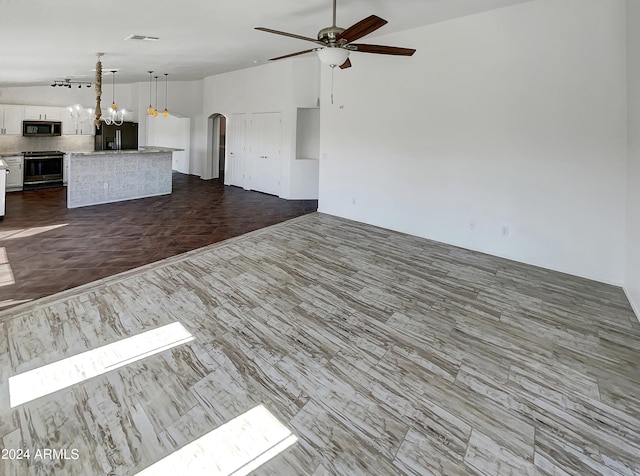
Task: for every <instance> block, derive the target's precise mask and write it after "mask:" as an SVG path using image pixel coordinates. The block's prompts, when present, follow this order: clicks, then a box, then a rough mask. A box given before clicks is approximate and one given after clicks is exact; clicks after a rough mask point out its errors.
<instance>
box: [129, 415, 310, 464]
mask: <svg viewBox="0 0 640 476" xmlns="http://www.w3.org/2000/svg"><path fill="white" fill-rule="evenodd" d="M296 441H298V438H296V436H295V435H294V434H293V433H291V431H290V430H289V429H288V428H287V427H286V426H284V425H283V424H282V423H280V422H279V421H278V419H277V418H276V417H274V416H273V415H272V414H271V413H270V412H269V410H267V409H266V408H265V407H264V406H263V405H258V406H257V407H254V408H252V409H251V410H249V411H248V412H246V413H243V414H242V415H240V416H238V417H236V418H234V419H233V420H230V421H228V422H227V423H225V424H224V425H222V426H220V427H218V428H216V429H215V430H213V431H211V432H209V433H207V434H206V435H204V436H202V437H200V438H198V439H197V440H195V441H193V442H191V443H189V444H188V445H186V446H184V447H182V448H180V449H179V450H177V451H175V452H174V453H171V454H170V455H169V456H167V457H166V458H163V459H161V460H160V461H158V462H156V463H154V464H152V465H151V466H149V467H147V468H145V469H143V470H142V471H140V472H139V473H137V475H136V476H154V475H158V474H189V475H207V476H209V475H217V476H244V475H247V474H249V473H251V472H252V471H253V470H255V469H256V468H258V467H260V466H261V465H263V464H264V463H266V462H267V461H269V460H270V459H271V458H274V457H275V456H277V455H278V454H280V453H282V452H283V451H284V450H286V449H287V448H288V447H289V446H291V445H293V444H294V443H295V442H296Z"/></svg>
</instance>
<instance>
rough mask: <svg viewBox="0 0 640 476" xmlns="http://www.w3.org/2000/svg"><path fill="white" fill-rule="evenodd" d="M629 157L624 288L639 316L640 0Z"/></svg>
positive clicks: (633, 22)
mask: <svg viewBox="0 0 640 476" xmlns="http://www.w3.org/2000/svg"><path fill="white" fill-rule="evenodd" d="M627 61H628V63H627V72H628V76H627V78H628V81H627V84H628V118H629V129H628V147H629V148H628V159H627V161H628V162H627V234H626V239H627V247H626V254H625V279H624V289H625V291H626V293H627V297H628V298H629V301H630V302H631V305H632V306H633V308H634V311H635V313H636V316H637V317H638V319H640V3H638V2H637V1H636V0H628V1H627Z"/></svg>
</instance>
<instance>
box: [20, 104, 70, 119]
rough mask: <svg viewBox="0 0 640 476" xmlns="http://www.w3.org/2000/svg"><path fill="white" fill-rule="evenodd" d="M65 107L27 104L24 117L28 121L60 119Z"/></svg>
mask: <svg viewBox="0 0 640 476" xmlns="http://www.w3.org/2000/svg"><path fill="white" fill-rule="evenodd" d="M63 110H66V108H63V107H51V106H25V107H24V119H25V120H27V121H60V120H61V118H62V111H63Z"/></svg>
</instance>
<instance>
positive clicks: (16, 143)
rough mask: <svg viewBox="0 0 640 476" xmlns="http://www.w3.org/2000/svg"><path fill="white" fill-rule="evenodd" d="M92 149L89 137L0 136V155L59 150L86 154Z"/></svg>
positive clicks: (91, 137) (91, 140)
mask: <svg viewBox="0 0 640 476" xmlns="http://www.w3.org/2000/svg"><path fill="white" fill-rule="evenodd" d="M93 148H94V138H93V136H91V135H72V136H59V137H23V136H13V135H0V155H6V154H11V153H14V152H18V153H19V152H24V151H39V150H59V151H62V152H88V151H91V150H93Z"/></svg>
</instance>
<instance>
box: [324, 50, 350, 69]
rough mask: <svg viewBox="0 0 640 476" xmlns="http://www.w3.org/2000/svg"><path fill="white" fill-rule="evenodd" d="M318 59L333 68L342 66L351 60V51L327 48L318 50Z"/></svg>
mask: <svg viewBox="0 0 640 476" xmlns="http://www.w3.org/2000/svg"><path fill="white" fill-rule="evenodd" d="M318 58H320V61H321V62H322V63H324V64H328V65H329V66H331V67H332V68H335V67H336V66H341V65H343V64H344V63H345V61H347V59H348V58H349V50H345V49H344V48H337V47H327V48H321V49H319V50H318Z"/></svg>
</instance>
